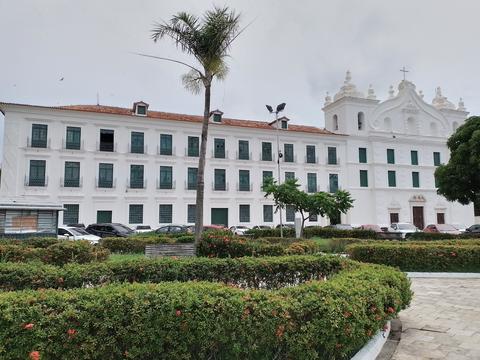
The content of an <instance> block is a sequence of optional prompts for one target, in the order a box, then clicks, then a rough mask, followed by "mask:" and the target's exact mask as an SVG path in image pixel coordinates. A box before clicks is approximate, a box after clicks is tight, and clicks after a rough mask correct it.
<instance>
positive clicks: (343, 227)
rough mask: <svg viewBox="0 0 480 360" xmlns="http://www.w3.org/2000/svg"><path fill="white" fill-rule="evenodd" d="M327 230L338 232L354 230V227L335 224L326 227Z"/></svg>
mask: <svg viewBox="0 0 480 360" xmlns="http://www.w3.org/2000/svg"><path fill="white" fill-rule="evenodd" d="M325 227H326V228H327V229H337V230H353V226H352V225H350V224H335V225H327V226H325Z"/></svg>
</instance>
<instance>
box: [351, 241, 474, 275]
mask: <svg viewBox="0 0 480 360" xmlns="http://www.w3.org/2000/svg"><path fill="white" fill-rule="evenodd" d="M347 252H348V254H349V255H350V258H351V259H353V260H358V261H363V262H369V263H375V264H385V265H390V266H396V267H399V268H400V269H401V270H403V271H427V272H441V271H445V272H480V244H479V243H478V242H477V241H476V240H471V241H463V242H461V241H458V240H457V241H455V242H452V243H450V244H448V243H443V242H429V243H425V242H423V243H421V242H416V243H415V242H413V243H409V242H407V243H400V244H399V243H376V244H371V243H362V244H353V245H350V246H348V247H347Z"/></svg>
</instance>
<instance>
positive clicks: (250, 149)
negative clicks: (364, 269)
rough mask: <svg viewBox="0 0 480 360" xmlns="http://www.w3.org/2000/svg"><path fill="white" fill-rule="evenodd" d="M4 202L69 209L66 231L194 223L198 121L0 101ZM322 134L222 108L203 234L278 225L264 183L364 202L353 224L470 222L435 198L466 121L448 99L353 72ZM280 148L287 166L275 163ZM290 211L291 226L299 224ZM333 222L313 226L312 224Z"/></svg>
mask: <svg viewBox="0 0 480 360" xmlns="http://www.w3.org/2000/svg"><path fill="white" fill-rule="evenodd" d="M0 109H1V110H2V112H3V113H4V115H5V133H4V152H3V169H2V179H1V185H0V195H1V196H2V197H9V198H21V199H23V200H27V201H28V199H31V200H32V201H35V202H38V201H45V202H55V203H60V204H63V205H64V208H65V211H64V213H63V215H60V223H64V224H68V223H78V222H81V223H85V224H90V223H95V222H120V223H124V224H129V225H135V224H148V225H151V226H152V227H157V226H160V225H163V224H170V223H176V224H193V223H194V221H195V193H196V191H195V189H196V172H197V165H198V152H199V138H200V132H201V121H202V117H201V116H193V115H185V114H173V113H165V112H158V111H152V110H150V109H149V105H148V104H146V103H144V102H138V103H135V104H133V106H132V107H131V108H118V107H110V106H103V105H77V106H64V107H44V106H34V105H24V104H11V103H2V104H0ZM323 111H324V115H325V128H318V127H312V126H304V125H296V124H293V123H291V122H290V120H289V119H288V118H286V117H282V118H279V119H278V120H277V121H273V122H264V121H252V120H240V119H230V118H228V117H227V116H224V114H223V113H222V112H221V111H218V110H217V111H213V112H212V115H211V119H210V122H211V124H210V128H209V129H210V130H209V141H208V146H207V162H206V168H205V209H204V213H205V219H204V223H205V224H210V223H211V224H223V225H227V226H232V225H247V226H253V225H263V224H265V225H270V226H273V225H276V224H278V223H279V214H278V213H275V209H274V207H273V202H272V201H271V199H268V198H265V197H264V193H263V192H262V190H261V186H262V182H263V179H265V178H266V177H273V178H274V179H278V177H279V173H278V170H279V169H280V180H281V181H284V180H285V179H287V178H292V177H294V178H297V179H298V180H299V183H300V184H301V185H302V189H304V190H305V191H308V192H316V191H332V192H334V191H336V189H339V188H340V189H344V190H348V191H349V192H351V194H352V197H353V198H354V199H355V202H354V207H353V208H352V209H351V210H349V211H348V213H347V214H343V215H342V217H341V219H339V220H341V222H342V223H350V224H354V225H361V224H382V225H384V224H390V223H391V222H398V221H400V222H410V223H414V224H416V225H417V226H418V227H421V228H423V227H424V226H425V225H427V224H429V223H442V222H445V223H463V224H466V225H467V226H469V225H471V224H473V222H474V213H473V206H471V205H469V206H462V205H460V204H458V203H452V202H448V201H446V200H445V199H444V198H443V197H442V196H439V195H437V193H436V186H435V179H434V175H433V174H434V171H435V169H436V167H437V166H438V165H439V164H441V163H444V162H447V161H448V158H449V154H448V149H447V147H446V140H447V138H448V137H449V136H450V135H451V134H452V133H453V131H454V130H455V129H456V128H457V127H458V126H460V125H461V124H462V123H463V122H464V121H465V119H466V117H467V115H468V113H467V112H466V110H465V107H464V106H463V103H462V102H461V101H460V103H459V105H458V106H454V105H453V104H452V103H451V102H450V101H448V100H447V98H446V97H444V96H443V95H442V94H441V90H440V89H437V92H436V96H435V98H434V99H433V102H432V104H427V103H426V102H425V101H424V98H423V95H422V93H421V92H418V91H417V90H416V88H415V85H414V84H413V83H411V82H409V81H405V80H404V81H402V82H401V83H400V85H399V86H398V91H394V89H393V88H391V89H390V92H389V98H388V99H386V100H384V101H380V100H377V99H376V96H375V94H374V92H373V89H372V88H370V89H369V90H368V92H367V94H366V95H365V94H363V93H362V92H360V91H358V90H357V88H356V86H355V85H354V84H353V83H352V81H351V75H350V73H349V72H348V73H347V76H346V79H345V82H344V84H343V86H342V87H341V89H340V91H339V92H338V93H336V94H335V96H334V97H333V98H331V97H330V96H328V95H327V97H326V99H325V104H324V108H323ZM277 148H278V149H279V150H280V153H281V158H280V166H279V167H277V160H278V151H277ZM294 219H295V213H294V212H293V211H292V209H290V208H287V209H286V211H284V212H283V222H284V223H289V222H293V221H294ZM329 223H330V219H324V218H320V217H315V216H312V217H311V218H310V219H309V221H308V222H307V224H308V225H327V224H329Z"/></svg>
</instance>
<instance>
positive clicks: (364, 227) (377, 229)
mask: <svg viewBox="0 0 480 360" xmlns="http://www.w3.org/2000/svg"><path fill="white" fill-rule="evenodd" d="M359 229H360V230H369V231H374V232H376V233H383V232H384V231H383V230H382V228H381V227H380V226H378V225H373V224H368V225H360V227H359Z"/></svg>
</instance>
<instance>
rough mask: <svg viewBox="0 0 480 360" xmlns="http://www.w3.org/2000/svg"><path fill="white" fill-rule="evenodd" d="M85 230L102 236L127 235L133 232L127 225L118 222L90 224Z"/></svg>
mask: <svg viewBox="0 0 480 360" xmlns="http://www.w3.org/2000/svg"><path fill="white" fill-rule="evenodd" d="M86 230H87V232H89V233H90V234H93V235H97V236H100V237H102V238H104V237H127V236H130V235H133V234H134V231H133V230H132V229H130V228H129V227H128V226H125V225H123V224H119V223H104V224H90V225H88V226H87V229H86Z"/></svg>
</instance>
